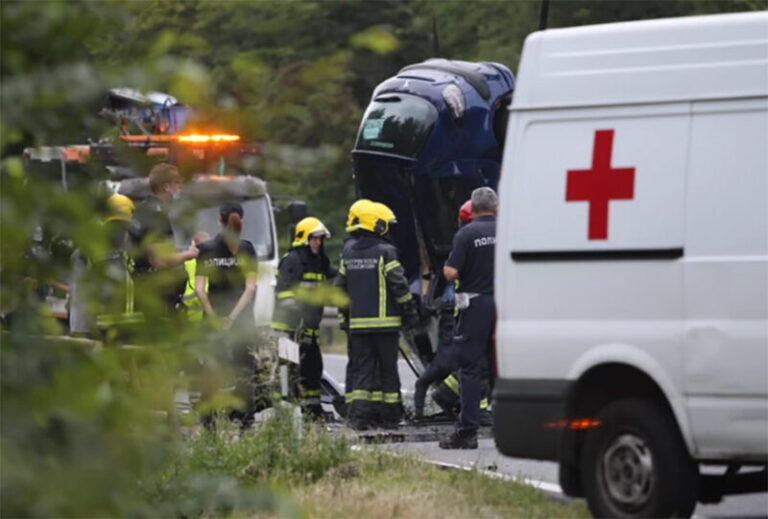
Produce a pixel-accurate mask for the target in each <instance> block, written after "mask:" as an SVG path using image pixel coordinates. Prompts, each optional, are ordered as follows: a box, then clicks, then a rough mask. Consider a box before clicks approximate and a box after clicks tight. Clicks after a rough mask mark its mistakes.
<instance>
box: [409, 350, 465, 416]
mask: <svg viewBox="0 0 768 519" xmlns="http://www.w3.org/2000/svg"><path fill="white" fill-rule="evenodd" d="M455 349H456V348H455V347H454V345H453V344H452V343H451V344H445V345H441V346H440V348H439V349H438V350H437V355H435V358H434V359H432V362H430V363H429V366H427V369H426V370H425V371H424V373H422V374H421V376H420V377H419V378H418V380H416V388H415V391H414V395H413V407H414V408H415V410H416V412H417V413H420V414H421V413H423V412H424V401H425V400H426V398H427V390H428V389H429V386H431V385H432V384H434V383H435V382H437V381H439V380H443V379H445V377H447V376H448V375H450V374H451V372H452V371H453V370H455V369H456V367H457V364H458V359H457V356H456V352H455Z"/></svg>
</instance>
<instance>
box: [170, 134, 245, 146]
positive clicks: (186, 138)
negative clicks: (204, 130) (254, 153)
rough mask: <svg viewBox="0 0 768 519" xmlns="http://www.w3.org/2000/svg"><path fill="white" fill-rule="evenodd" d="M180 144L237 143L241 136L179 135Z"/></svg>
mask: <svg viewBox="0 0 768 519" xmlns="http://www.w3.org/2000/svg"><path fill="white" fill-rule="evenodd" d="M178 139H179V142H187V143H192V144H205V143H209V142H216V143H219V142H237V141H239V140H240V136H239V135H227V134H214V135H202V134H192V135H179V137H178Z"/></svg>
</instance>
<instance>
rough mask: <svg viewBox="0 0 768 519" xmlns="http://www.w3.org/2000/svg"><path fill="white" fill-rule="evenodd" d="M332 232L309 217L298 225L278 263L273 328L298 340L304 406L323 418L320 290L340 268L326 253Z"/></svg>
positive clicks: (300, 386)
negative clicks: (286, 250) (327, 239)
mask: <svg viewBox="0 0 768 519" xmlns="http://www.w3.org/2000/svg"><path fill="white" fill-rule="evenodd" d="M330 237H331V233H330V232H328V229H327V228H326V227H325V225H323V222H321V221H320V220H318V219H317V218H314V217H307V218H304V219H303V220H301V221H300V222H299V223H298V224H297V225H296V231H295V234H294V240H293V244H292V248H291V250H290V251H288V253H287V254H286V255H285V256H283V258H282V259H281V260H280V264H279V265H278V276H277V287H276V298H277V301H276V303H275V311H274V314H273V316H272V329H273V330H277V331H280V332H284V333H287V334H288V335H289V336H290V337H291V338H293V339H296V341H297V342H298V343H299V392H300V395H301V405H302V410H303V411H304V412H305V413H306V414H309V415H310V416H311V417H313V418H316V419H321V418H322V417H323V409H322V407H321V405H320V380H321V379H322V375H323V356H322V354H321V353H320V346H319V344H318V338H319V336H320V321H321V320H322V318H323V300H324V297H323V294H322V291H319V290H317V288H318V287H319V286H321V285H322V284H324V283H325V282H326V281H327V280H330V279H333V278H334V277H335V276H336V273H337V272H338V271H337V270H336V269H335V268H334V267H332V266H331V263H330V261H329V259H328V256H327V255H326V254H325V248H324V246H323V241H324V240H325V239H326V238H330Z"/></svg>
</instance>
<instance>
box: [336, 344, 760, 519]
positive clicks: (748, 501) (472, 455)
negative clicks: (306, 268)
mask: <svg viewBox="0 0 768 519" xmlns="http://www.w3.org/2000/svg"><path fill="white" fill-rule="evenodd" d="M323 362H324V365H325V370H326V371H327V372H328V373H329V374H330V375H331V376H332V377H333V378H334V379H335V380H336V381H337V382H339V384H341V385H342V386H343V384H344V373H345V372H344V370H345V367H346V365H347V358H346V356H345V355H323ZM398 368H399V372H400V384H401V387H402V390H403V393H404V396H406V395H407V394H409V393H411V392H412V391H413V385H414V383H415V382H416V377H415V375H414V374H413V372H412V371H411V369H410V368H409V367H408V365H407V364H406V363H405V361H403V360H400V361H399V365H398ZM392 448H393V449H394V450H396V451H397V452H402V453H408V454H413V455H417V456H421V457H423V458H424V459H426V460H429V461H434V462H440V463H448V464H453V465H458V466H462V467H477V468H478V469H481V470H491V471H493V472H498V473H499V474H502V475H505V476H509V477H513V478H517V479H520V480H527V482H528V483H529V484H532V485H534V486H539V487H541V488H542V489H543V490H547V491H550V492H552V491H554V492H555V493H557V491H558V490H559V486H558V484H557V464H556V463H550V462H540V461H531V460H522V459H516V458H509V457H507V456H503V455H501V454H499V452H498V451H497V450H496V446H495V445H494V442H493V440H492V439H483V440H480V447H479V448H478V449H477V450H476V451H445V450H442V449H440V448H439V447H438V446H437V442H423V443H408V444H398V445H395V446H393V447H392ZM694 514H695V517H699V518H704V517H707V518H721V517H740V518H758V517H760V518H768V493H761V494H749V495H746V496H733V497H727V498H725V499H724V500H723V501H722V502H721V503H719V504H716V505H701V504H700V505H698V507H697V508H696V511H695V512H694Z"/></svg>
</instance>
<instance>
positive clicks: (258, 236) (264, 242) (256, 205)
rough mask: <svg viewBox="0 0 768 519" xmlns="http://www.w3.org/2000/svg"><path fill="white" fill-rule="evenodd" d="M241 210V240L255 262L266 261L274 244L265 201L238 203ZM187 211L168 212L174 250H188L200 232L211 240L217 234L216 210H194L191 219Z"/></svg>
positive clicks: (270, 255) (212, 207)
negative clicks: (253, 251) (249, 246)
mask: <svg viewBox="0 0 768 519" xmlns="http://www.w3.org/2000/svg"><path fill="white" fill-rule="evenodd" d="M239 202H240V204H242V206H243V232H242V235H241V238H242V239H243V240H248V241H250V242H251V243H253V246H254V248H255V249H256V255H257V256H258V258H259V260H268V259H271V258H272V257H273V256H274V251H275V243H274V239H273V236H272V214H271V212H270V209H269V204H268V203H267V198H266V197H261V198H255V199H249V200H239ZM189 213H190V210H186V211H174V212H172V216H171V222H172V225H173V234H174V240H175V242H176V246H177V247H178V248H180V249H186V248H187V247H189V243H190V242H191V241H192V237H193V236H194V235H195V233H197V232H200V231H204V232H207V233H208V234H209V235H210V236H211V238H213V237H214V236H216V234H218V232H219V231H220V230H221V225H220V224H219V206H218V204H217V205H210V206H202V207H201V206H197V207H196V208H195V209H194V217H191V216H190V214H189Z"/></svg>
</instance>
